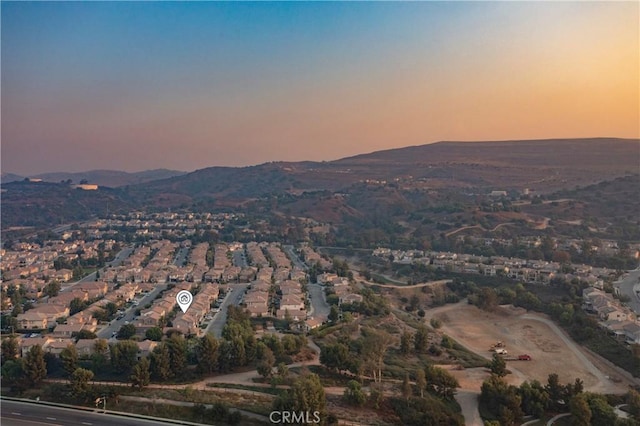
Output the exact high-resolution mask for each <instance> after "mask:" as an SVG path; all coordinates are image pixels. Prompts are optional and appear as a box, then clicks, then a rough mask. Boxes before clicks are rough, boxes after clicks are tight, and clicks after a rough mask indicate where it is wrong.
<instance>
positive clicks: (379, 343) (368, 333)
mask: <svg viewBox="0 0 640 426" xmlns="http://www.w3.org/2000/svg"><path fill="white" fill-rule="evenodd" d="M363 332H364V338H363V339H362V356H363V358H364V363H365V365H368V366H369V369H370V370H371V373H372V375H373V379H374V382H375V381H378V382H379V381H382V367H383V366H384V355H385V353H386V352H387V349H388V348H389V345H391V342H392V341H393V339H392V337H391V335H390V334H389V333H387V332H386V331H382V330H376V329H372V328H370V329H363Z"/></svg>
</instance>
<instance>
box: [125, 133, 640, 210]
mask: <svg viewBox="0 0 640 426" xmlns="http://www.w3.org/2000/svg"><path fill="white" fill-rule="evenodd" d="M639 166H640V140H638V139H618V138H590V139H548V140H526V141H501V142H437V143H432V144H426V145H419V146H411V147H405V148H395V149H390V150H385V151H376V152H372V153H369V154H361V155H357V156H353V157H347V158H342V159H339V160H334V161H326V162H312V161H303V162H271V163H264V164H259V165H256V166H249V167H209V168H205V169H200V170H196V171H194V172H191V173H188V174H185V175H181V176H175V177H171V178H169V179H163V180H157V181H153V182H148V183H146V184H143V185H136V186H135V187H134V188H133V189H134V191H140V193H141V194H143V193H144V194H146V195H149V196H151V197H152V198H158V197H165V198H166V197H169V198H173V197H176V196H179V197H180V198H181V199H182V200H183V201H185V200H188V199H192V198H200V197H214V198H216V199H218V200H224V199H236V200H242V199H253V198H259V197H263V196H268V195H275V194H281V193H292V194H296V193H302V192H304V191H323V190H329V191H340V190H345V189H346V188H348V187H350V186H351V185H354V184H356V183H359V182H367V181H393V180H407V179H408V180H422V181H425V182H432V183H433V186H434V187H451V188H461V187H476V188H501V189H522V188H532V189H535V190H537V191H543V192H544V191H552V190H557V189H561V188H566V187H573V186H575V185H585V184H590V183H593V182H597V181H600V180H602V179H608V178H612V177H615V176H622V175H627V174H633V173H638V171H639Z"/></svg>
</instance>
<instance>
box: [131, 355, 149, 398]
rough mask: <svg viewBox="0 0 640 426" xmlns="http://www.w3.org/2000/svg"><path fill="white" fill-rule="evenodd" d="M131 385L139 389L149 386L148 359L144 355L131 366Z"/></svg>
mask: <svg viewBox="0 0 640 426" xmlns="http://www.w3.org/2000/svg"><path fill="white" fill-rule="evenodd" d="M130 379H131V385H132V386H133V387H134V388H136V387H137V388H138V389H140V390H142V389H144V388H145V387H147V386H149V382H150V381H151V373H150V372H149V360H148V359H147V358H146V357H145V358H142V359H141V360H140V361H139V362H138V363H137V364H136V366H135V367H134V368H133V373H132V374H131V377H130Z"/></svg>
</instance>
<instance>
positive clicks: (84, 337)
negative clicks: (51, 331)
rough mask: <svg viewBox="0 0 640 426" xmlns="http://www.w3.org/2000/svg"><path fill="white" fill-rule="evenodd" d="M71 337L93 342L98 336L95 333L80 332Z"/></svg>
mask: <svg viewBox="0 0 640 426" xmlns="http://www.w3.org/2000/svg"><path fill="white" fill-rule="evenodd" d="M71 337H75V338H76V339H78V340H91V339H95V338H97V337H98V336H97V335H96V333H94V332H93V331H89V330H80V331H78V332H74V333H73V334H72V336H71Z"/></svg>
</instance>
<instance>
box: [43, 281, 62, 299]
mask: <svg viewBox="0 0 640 426" xmlns="http://www.w3.org/2000/svg"><path fill="white" fill-rule="evenodd" d="M61 287H62V286H61V285H60V283H59V282H58V281H56V280H53V281H51V282H50V283H49V284H47V285H46V286H44V294H46V295H47V296H49V297H56V296H57V295H58V294H59V293H60V289H61Z"/></svg>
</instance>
